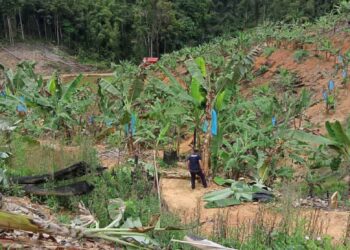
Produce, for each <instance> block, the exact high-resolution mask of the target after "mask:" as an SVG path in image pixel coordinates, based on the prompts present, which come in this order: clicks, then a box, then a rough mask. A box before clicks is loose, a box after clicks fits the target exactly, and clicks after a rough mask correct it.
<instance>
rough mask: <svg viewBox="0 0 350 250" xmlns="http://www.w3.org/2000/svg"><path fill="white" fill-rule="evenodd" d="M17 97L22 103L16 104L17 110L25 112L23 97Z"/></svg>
mask: <svg viewBox="0 0 350 250" xmlns="http://www.w3.org/2000/svg"><path fill="white" fill-rule="evenodd" d="M19 99H20V100H21V102H22V103H23V104H22V103H20V104H18V105H17V111H18V112H24V113H27V107H26V105H25V104H24V97H23V96H21V97H20V98H19Z"/></svg>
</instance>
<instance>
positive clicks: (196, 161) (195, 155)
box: [187, 150, 208, 189]
mask: <svg viewBox="0 0 350 250" xmlns="http://www.w3.org/2000/svg"><path fill="white" fill-rule="evenodd" d="M187 164H188V170H189V171H190V174H191V187H192V189H195V187H196V175H198V176H199V177H200V178H201V181H202V184H203V187H204V188H207V187H208V185H207V181H206V179H205V175H204V173H203V171H202V168H201V166H202V161H201V156H200V154H199V152H198V150H193V151H192V154H191V155H190V156H189V157H188V158H187Z"/></svg>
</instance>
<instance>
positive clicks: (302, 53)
mask: <svg viewBox="0 0 350 250" xmlns="http://www.w3.org/2000/svg"><path fill="white" fill-rule="evenodd" d="M308 55H309V52H308V51H306V50H297V51H295V53H294V60H295V61H296V62H297V63H300V62H301V61H302V60H304V59H305V57H307V56H308Z"/></svg>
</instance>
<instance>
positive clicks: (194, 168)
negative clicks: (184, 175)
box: [187, 153, 202, 172]
mask: <svg viewBox="0 0 350 250" xmlns="http://www.w3.org/2000/svg"><path fill="white" fill-rule="evenodd" d="M201 159H202V158H201V156H200V155H199V154H196V153H194V154H191V155H190V156H189V157H188V158H187V160H188V161H189V165H190V166H189V169H190V172H200V170H201V169H200V164H199V161H200V160H201Z"/></svg>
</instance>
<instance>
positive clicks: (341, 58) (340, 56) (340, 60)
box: [338, 55, 344, 64]
mask: <svg viewBox="0 0 350 250" xmlns="http://www.w3.org/2000/svg"><path fill="white" fill-rule="evenodd" d="M338 61H339V63H341V64H343V62H344V60H343V57H342V55H339V56H338Z"/></svg>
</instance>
